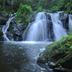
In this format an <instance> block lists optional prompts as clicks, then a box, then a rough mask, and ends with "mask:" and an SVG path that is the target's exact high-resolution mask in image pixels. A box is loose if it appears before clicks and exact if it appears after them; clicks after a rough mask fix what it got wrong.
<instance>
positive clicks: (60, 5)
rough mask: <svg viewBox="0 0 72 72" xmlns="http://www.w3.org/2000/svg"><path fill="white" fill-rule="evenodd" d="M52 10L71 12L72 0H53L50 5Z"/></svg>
mask: <svg viewBox="0 0 72 72" xmlns="http://www.w3.org/2000/svg"><path fill="white" fill-rule="evenodd" d="M50 10H52V11H65V12H66V13H72V0H55V1H54V2H53V3H52V4H51V5H50Z"/></svg>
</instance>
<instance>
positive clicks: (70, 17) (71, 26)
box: [69, 15, 72, 33]
mask: <svg viewBox="0 0 72 72" xmlns="http://www.w3.org/2000/svg"><path fill="white" fill-rule="evenodd" d="M69 31H70V33H72V15H69Z"/></svg>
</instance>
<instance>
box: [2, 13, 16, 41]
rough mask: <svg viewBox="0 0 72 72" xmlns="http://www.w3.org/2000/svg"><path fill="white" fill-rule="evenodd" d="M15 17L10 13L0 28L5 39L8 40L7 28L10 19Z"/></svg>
mask: <svg viewBox="0 0 72 72" xmlns="http://www.w3.org/2000/svg"><path fill="white" fill-rule="evenodd" d="M14 18H15V17H14V16H13V15H12V14H11V16H10V17H9V19H8V21H7V22H6V25H4V26H3V28H2V32H3V37H4V40H5V41H10V40H9V38H8V37H7V30H8V28H9V26H10V23H11V21H12V20H13V19H14Z"/></svg>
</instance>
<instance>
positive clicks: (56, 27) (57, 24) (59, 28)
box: [51, 13, 67, 40]
mask: <svg viewBox="0 0 72 72" xmlns="http://www.w3.org/2000/svg"><path fill="white" fill-rule="evenodd" d="M51 18H52V23H53V31H54V34H55V40H59V39H60V38H61V37H63V36H65V35H67V33H66V30H65V29H64V28H63V25H62V22H61V21H60V20H59V13H53V14H51Z"/></svg>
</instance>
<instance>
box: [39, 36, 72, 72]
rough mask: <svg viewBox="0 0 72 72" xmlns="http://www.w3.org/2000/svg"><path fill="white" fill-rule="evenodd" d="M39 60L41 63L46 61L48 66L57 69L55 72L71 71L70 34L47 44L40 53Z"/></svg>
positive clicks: (71, 51) (71, 50)
mask: <svg viewBox="0 0 72 72" xmlns="http://www.w3.org/2000/svg"><path fill="white" fill-rule="evenodd" d="M43 59H44V62H43ZM39 60H40V61H41V62H42V63H43V64H45V63H48V66H49V67H50V68H52V69H54V70H57V72H64V71H65V72H69V71H72V35H69V36H67V37H64V38H62V39H61V40H60V41H57V42H55V43H53V44H51V45H49V46H48V47H47V48H46V50H45V51H44V52H43V53H41V54H40V57H39ZM39 60H38V61H39ZM40 61H39V62H40ZM38 64H39V63H38ZM59 68H61V69H62V70H61V69H59Z"/></svg>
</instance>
